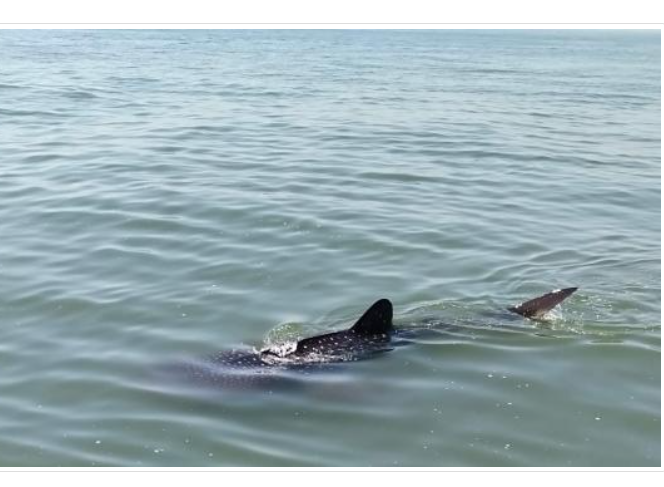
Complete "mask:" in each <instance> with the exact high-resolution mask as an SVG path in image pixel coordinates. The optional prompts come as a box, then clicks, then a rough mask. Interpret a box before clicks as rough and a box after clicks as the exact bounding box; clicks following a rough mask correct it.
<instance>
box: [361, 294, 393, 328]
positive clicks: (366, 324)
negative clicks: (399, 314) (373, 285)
mask: <svg viewBox="0 0 664 487" xmlns="http://www.w3.org/2000/svg"><path fill="white" fill-rule="evenodd" d="M351 330H352V331H354V332H355V333H359V334H361V335H381V334H384V333H389V332H391V331H392V303H390V300H389V299H379V300H378V301H376V302H375V303H374V304H372V305H371V308H369V309H368V310H366V311H365V312H364V314H363V315H362V317H361V318H360V319H359V320H357V322H356V323H355V324H354V325H353V326H352V327H351Z"/></svg>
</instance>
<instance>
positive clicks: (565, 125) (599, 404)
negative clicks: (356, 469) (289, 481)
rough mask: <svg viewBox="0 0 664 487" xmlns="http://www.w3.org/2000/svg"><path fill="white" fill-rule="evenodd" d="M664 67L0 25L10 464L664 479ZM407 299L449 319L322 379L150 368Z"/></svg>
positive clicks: (635, 59)
mask: <svg viewBox="0 0 664 487" xmlns="http://www.w3.org/2000/svg"><path fill="white" fill-rule="evenodd" d="M660 66H661V54H660V33H659V32H657V31H649V32H648V31H555V30H545V31H337V30H330V31H307V30H303V31H281V30H275V31H263V30H261V31H204V30H203V31H186V30H183V31H173V30H166V31H157V30H154V31H130V30H108V31H89V30H79V31H66V30H63V31H0V466H47V467H53V466H143V467H148V466H154V467H171V466H263V467H279V466H374V467H395V466H397V467H407V466H454V467H466V466H484V467H522V466H540V467H541V466H562V467H570V466H587V467H609V466H620V467H628V466H656V465H660V455H661V449H660V444H661V443H660V442H661V435H660V431H661V429H660V420H661V416H660V411H661V409H660V405H661V395H660V394H661V390H660V384H661V372H660V371H661V355H660V316H661V315H660V312H661V311H660V306H661V302H660V296H661V284H660V282H661V281H660V276H661V266H660V255H661V248H660V235H661V234H660V230H661V228H660V216H661V215H660V197H661V196H660V194H661V193H660V189H661V187H660V176H661V169H660V167H661V166H660V155H661V140H660V133H661V112H660V107H661V98H660V92H661V79H660ZM572 285H576V286H579V287H580V289H579V291H578V292H577V293H576V294H575V295H574V296H572V297H571V298H570V299H569V300H568V301H566V302H565V303H564V305H563V306H562V308H561V309H560V310H558V311H557V312H556V313H555V314H554V315H553V316H551V317H550V319H549V320H547V321H546V322H531V321H528V320H522V319H514V318H510V317H509V316H507V315H506V314H504V313H502V312H501V310H502V309H504V307H505V306H508V305H510V304H514V303H516V302H520V301H522V300H523V299H526V298H529V297H533V296H536V295H538V294H541V293H543V292H546V291H548V290H550V289H553V288H557V287H563V286H572ZM381 297H387V298H390V299H391V300H392V301H393V303H394V306H395V312H396V317H395V322H396V324H397V326H399V327H408V326H409V325H412V324H413V323H415V322H418V321H421V320H423V319H428V317H431V319H435V320H437V321H441V322H444V323H446V324H449V325H450V326H441V327H435V328H434V329H432V330H430V333H427V334H425V335H422V336H420V337H419V338H417V339H415V340H413V343H411V344H409V345H408V346H405V347H399V348H397V349H395V350H393V351H392V352H389V353H385V354H382V355H380V356H379V357H376V359H375V360H367V361H361V362H355V363H348V364H342V365H341V366H339V367H336V368H335V370H334V372H333V373H331V374H328V373H321V374H311V375H309V376H307V378H306V380H303V383H302V384H301V387H296V388H295V389H290V388H288V389H282V388H279V387H274V388H270V390H265V389H264V388H263V389H261V388H258V389H246V390H236V391H226V390H218V389H217V388H213V387H194V388H192V387H188V385H187V384H179V383H177V381H171V380H170V379H169V377H168V376H164V375H162V374H155V373H154V371H155V370H156V369H158V368H159V366H160V364H164V363H171V362H172V363H175V362H177V361H178V360H182V359H187V358H198V357H204V356H206V355H208V354H211V353H215V352H217V351H219V350H223V349H226V348H234V347H239V346H247V347H260V346H263V345H265V344H270V343H279V342H282V341H287V340H292V339H294V338H297V337H299V336H307V335H311V334H315V333H323V332H328V331H331V330H336V329H341V328H344V327H347V326H349V325H350V324H352V322H353V321H354V319H356V318H357V317H358V316H359V315H360V314H361V313H362V312H363V311H364V310H365V309H366V308H367V307H368V306H369V305H370V304H371V303H372V302H373V301H375V300H376V299H378V298H381Z"/></svg>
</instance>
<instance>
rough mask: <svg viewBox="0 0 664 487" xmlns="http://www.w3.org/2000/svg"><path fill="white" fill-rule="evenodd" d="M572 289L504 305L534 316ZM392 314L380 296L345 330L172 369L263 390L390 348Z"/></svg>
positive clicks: (222, 384) (208, 380) (224, 384)
mask: <svg viewBox="0 0 664 487" xmlns="http://www.w3.org/2000/svg"><path fill="white" fill-rule="evenodd" d="M576 290H577V288H567V289H558V290H555V291H551V292H550V293H547V294H544V295H542V296H539V297H537V298H534V299H531V300H529V301H525V302H524V303H521V304H519V305H517V306H513V307H510V308H507V309H508V310H509V311H511V312H513V313H516V314H518V315H521V316H523V317H526V318H530V319H540V318H542V317H543V316H544V315H546V313H548V312H549V311H550V310H551V309H553V308H554V307H555V306H557V305H558V304H560V303H561V302H562V301H563V300H565V299H566V298H567V297H569V296H570V295H571V294H572V293H574V292H575V291H576ZM392 317H393V309H392V303H391V302H390V301H389V300H387V299H381V300H379V301H376V302H375V303H374V304H373V305H372V306H371V307H370V308H369V309H368V310H367V311H366V312H365V313H364V314H363V315H362V317H361V318H360V319H359V320H357V322H356V323H355V324H354V325H353V326H352V327H350V328H349V329H347V330H342V331H337V332H332V333H326V334H324V335H317V336H313V337H310V338H304V339H302V340H299V341H297V342H294V343H286V344H283V345H278V346H271V347H268V348H265V349H262V350H231V351H222V352H219V353H217V354H215V355H212V356H210V357H207V358H204V359H202V360H198V361H189V362H186V363H181V364H179V365H178V366H176V367H175V369H177V371H178V372H179V373H180V375H182V376H184V377H186V379H187V380H188V381H189V382H191V383H204V384H208V385H213V386H218V387H221V388H225V389H235V388H251V387H262V388H268V389H269V388H270V387H272V386H273V385H277V384H279V385H284V384H288V383H293V384H295V383H297V382H299V381H301V379H302V376H303V375H306V374H308V373H310V372H312V371H316V370H318V371H320V370H325V369H330V368H331V367H333V366H334V364H338V363H342V362H351V361H358V360H363V359H366V358H370V357H372V356H375V355H376V354H380V353H382V352H386V351H389V350H392V349H393V348H394V346H396V345H398V342H397V341H396V340H395V338H396V337H397V336H398V335H400V334H402V333H403V331H402V330H397V329H395V328H394V325H393V323H392Z"/></svg>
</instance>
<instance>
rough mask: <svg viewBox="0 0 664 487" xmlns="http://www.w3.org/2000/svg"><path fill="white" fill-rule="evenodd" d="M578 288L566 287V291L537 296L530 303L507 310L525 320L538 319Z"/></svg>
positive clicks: (557, 290)
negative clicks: (523, 317)
mask: <svg viewBox="0 0 664 487" xmlns="http://www.w3.org/2000/svg"><path fill="white" fill-rule="evenodd" d="M577 289H579V288H578V287H568V288H567V289H556V290H554V291H551V292H549V293H546V294H543V295H542V296H538V297H536V298H534V299H531V300H530V301H526V302H524V303H521V304H519V305H517V306H511V307H509V308H507V309H508V310H509V311H512V312H513V313H516V314H520V315H521V316H525V317H526V318H540V317H541V316H543V315H545V314H546V313H547V312H548V311H551V310H552V309H553V308H555V307H556V306H557V305H558V304H560V303H562V302H563V301H564V300H565V299H566V298H568V297H569V296H571V295H572V293H574V291H576V290H577Z"/></svg>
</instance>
